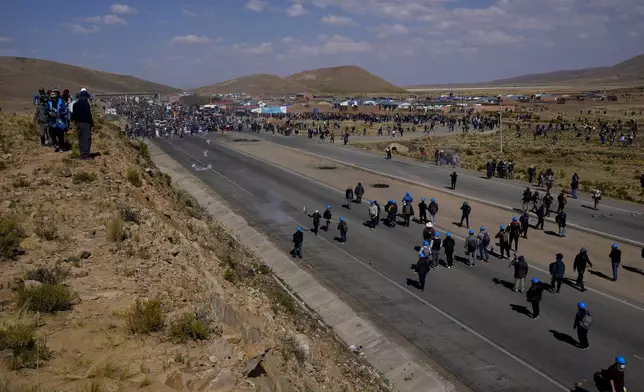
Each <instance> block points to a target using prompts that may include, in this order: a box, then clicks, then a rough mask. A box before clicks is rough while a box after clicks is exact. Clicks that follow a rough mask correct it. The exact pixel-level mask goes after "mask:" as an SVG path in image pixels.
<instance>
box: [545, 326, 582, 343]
mask: <svg viewBox="0 0 644 392" xmlns="http://www.w3.org/2000/svg"><path fill="white" fill-rule="evenodd" d="M548 332H550V333H551V334H552V336H554V338H555V339H557V340H558V341H560V342H564V343H568V344H569V345H571V346H575V347H579V344H578V343H577V341H576V340H575V338H573V337H572V336H570V335H568V334H567V333H563V332H558V331H555V330H554V329H551V330H550V331H548Z"/></svg>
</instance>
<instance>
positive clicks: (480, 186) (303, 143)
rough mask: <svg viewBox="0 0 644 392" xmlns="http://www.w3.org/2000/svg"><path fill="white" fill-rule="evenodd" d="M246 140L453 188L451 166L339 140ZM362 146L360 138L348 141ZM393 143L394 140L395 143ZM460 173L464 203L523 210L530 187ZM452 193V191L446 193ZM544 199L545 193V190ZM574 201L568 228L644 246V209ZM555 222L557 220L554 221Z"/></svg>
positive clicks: (266, 136) (268, 137) (582, 199)
mask: <svg viewBox="0 0 644 392" xmlns="http://www.w3.org/2000/svg"><path fill="white" fill-rule="evenodd" d="M243 135H245V137H253V138H261V139H263V140H268V141H271V142H274V143H277V144H280V145H283V146H287V147H292V148H297V149H299V150H302V151H307V152H311V153H314V154H318V155H320V156H323V157H326V158H330V159H337V160H341V161H343V162H348V163H351V164H354V165H358V166H360V167H364V168H367V169H371V170H377V171H380V172H382V173H386V174H389V175H394V176H396V177H398V178H407V179H410V180H413V181H418V182H419V183H424V184H427V185H430V186H434V187H437V188H445V187H446V186H448V185H449V184H450V178H449V174H450V173H452V172H453V171H454V170H455V169H453V168H451V167H447V166H436V165H434V164H432V163H422V162H419V161H413V160H411V159H405V158H401V157H394V159H392V160H386V159H384V153H383V154H375V153H371V152H366V151H363V150H358V149H353V148H347V147H343V146H342V141H341V140H340V139H339V138H337V140H336V143H335V144H329V143H328V142H324V143H320V142H319V140H318V139H313V140H312V139H308V138H294V137H285V136H279V135H278V136H276V135H272V134H266V133H250V134H249V133H243ZM352 140H353V141H355V142H359V141H360V137H354V138H352V139H350V140H349V143H351V141H352ZM392 142H395V140H393V139H392ZM456 172H457V173H458V174H459V177H458V181H457V184H456V191H455V192H456V193H458V194H461V195H462V197H463V199H464V200H467V199H472V198H477V199H480V200H486V201H490V202H493V203H497V204H499V205H503V206H508V207H513V208H515V207H516V208H520V207H521V197H522V195H523V191H524V190H525V187H526V186H527V185H528V183H527V182H524V181H512V180H503V179H499V178H495V177H493V178H492V179H490V180H488V179H486V178H484V175H485V173H483V172H474V171H469V170H464V169H460V168H459V169H456ZM445 190H447V189H445ZM559 190H560V189H559V188H557V189H555V193H553V197H555V201H554V203H553V208H555V209H556V205H557V201H556V196H557V194H558V192H559ZM540 193H541V195H544V194H545V189H544V190H543V191H540ZM579 196H580V198H579V199H577V200H575V199H573V198H570V197H569V198H568V205H567V207H566V212H567V214H568V225H573V224H574V225H578V226H582V227H585V228H588V229H591V230H595V231H597V232H599V233H607V234H610V235H613V236H617V237H618V238H621V239H627V240H630V241H634V242H636V243H638V244H636V245H640V246H644V245H642V243H643V242H644V239H643V236H642V233H644V206H643V205H638V204H634V203H627V202H620V201H616V200H608V199H604V200H602V201H601V202H600V205H599V211H595V210H593V209H592V206H593V202H592V199H591V198H590V195H589V194H582V193H581V192H580V195H579ZM553 217H554V216H553Z"/></svg>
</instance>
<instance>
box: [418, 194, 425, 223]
mask: <svg viewBox="0 0 644 392" xmlns="http://www.w3.org/2000/svg"><path fill="white" fill-rule="evenodd" d="M418 222H419V223H421V224H423V223H427V203H425V198H424V197H423V198H421V199H420V203H418Z"/></svg>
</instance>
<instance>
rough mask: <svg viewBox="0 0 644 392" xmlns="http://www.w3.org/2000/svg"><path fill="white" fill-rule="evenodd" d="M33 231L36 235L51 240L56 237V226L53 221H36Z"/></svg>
mask: <svg viewBox="0 0 644 392" xmlns="http://www.w3.org/2000/svg"><path fill="white" fill-rule="evenodd" d="M35 233H36V235H37V236H38V237H40V238H42V239H44V240H47V241H53V240H55V239H56V238H58V228H57V227H56V226H55V225H54V224H53V223H45V222H37V223H36V228H35Z"/></svg>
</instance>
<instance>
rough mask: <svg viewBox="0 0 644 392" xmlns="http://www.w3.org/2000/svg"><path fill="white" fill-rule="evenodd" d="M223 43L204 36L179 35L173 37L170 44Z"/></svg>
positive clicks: (219, 39) (218, 39)
mask: <svg viewBox="0 0 644 392" xmlns="http://www.w3.org/2000/svg"><path fill="white" fill-rule="evenodd" d="M221 41H222V39H221V38H209V37H205V36H203V35H195V34H188V35H179V36H175V37H172V39H171V40H170V44H173V45H176V44H181V45H200V44H210V43H216V42H221Z"/></svg>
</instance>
